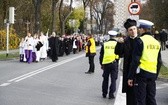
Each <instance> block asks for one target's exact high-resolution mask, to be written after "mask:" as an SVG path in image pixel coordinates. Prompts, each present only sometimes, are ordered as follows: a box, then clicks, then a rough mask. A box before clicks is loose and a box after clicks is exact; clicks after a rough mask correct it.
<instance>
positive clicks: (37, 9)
mask: <svg viewBox="0 0 168 105" xmlns="http://www.w3.org/2000/svg"><path fill="white" fill-rule="evenodd" d="M33 3H34V7H35V29H34V32H35V33H39V32H40V31H41V30H40V23H41V3H42V0H33Z"/></svg>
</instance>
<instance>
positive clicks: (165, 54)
mask: <svg viewBox="0 0 168 105" xmlns="http://www.w3.org/2000/svg"><path fill="white" fill-rule="evenodd" d="M161 56H162V61H163V65H164V66H166V67H168V49H166V50H164V51H161Z"/></svg>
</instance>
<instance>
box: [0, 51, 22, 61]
mask: <svg viewBox="0 0 168 105" xmlns="http://www.w3.org/2000/svg"><path fill="white" fill-rule="evenodd" d="M16 58H19V52H15V53H9V54H8V56H6V54H0V60H8V59H16Z"/></svg>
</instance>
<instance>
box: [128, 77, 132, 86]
mask: <svg viewBox="0 0 168 105" xmlns="http://www.w3.org/2000/svg"><path fill="white" fill-rule="evenodd" d="M128 86H130V87H132V86H133V80H131V79H128Z"/></svg>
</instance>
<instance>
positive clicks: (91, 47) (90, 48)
mask: <svg viewBox="0 0 168 105" xmlns="http://www.w3.org/2000/svg"><path fill="white" fill-rule="evenodd" d="M85 51H86V57H88V58H89V70H88V71H87V72H85V73H86V74H91V73H94V70H95V64H94V56H95V55H96V46H95V40H94V38H93V35H92V34H89V36H88V41H87V45H86V46H85Z"/></svg>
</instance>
